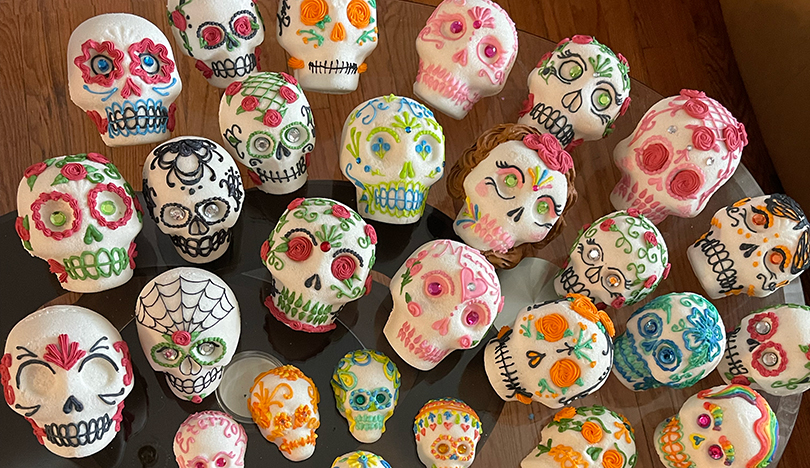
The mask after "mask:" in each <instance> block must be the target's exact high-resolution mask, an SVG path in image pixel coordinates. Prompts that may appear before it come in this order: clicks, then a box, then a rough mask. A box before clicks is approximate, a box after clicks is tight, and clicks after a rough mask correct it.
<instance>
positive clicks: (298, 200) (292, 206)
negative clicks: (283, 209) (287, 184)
mask: <svg viewBox="0 0 810 468" xmlns="http://www.w3.org/2000/svg"><path fill="white" fill-rule="evenodd" d="M302 203H304V199H303V198H296V199H295V200H293V201H291V202H290V204H289V205H287V209H288V210H294V209H296V208H298V207H299V206H301V204H302Z"/></svg>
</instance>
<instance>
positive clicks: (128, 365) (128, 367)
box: [113, 341, 133, 385]
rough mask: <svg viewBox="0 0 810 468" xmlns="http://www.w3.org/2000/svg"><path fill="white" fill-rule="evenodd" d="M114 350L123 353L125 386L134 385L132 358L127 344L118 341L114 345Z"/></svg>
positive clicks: (122, 362) (122, 363)
mask: <svg viewBox="0 0 810 468" xmlns="http://www.w3.org/2000/svg"><path fill="white" fill-rule="evenodd" d="M113 349H115V350H116V351H118V352H120V353H121V365H122V366H123V367H124V370H125V371H126V373H125V374H124V385H130V384H132V376H133V373H132V358H131V357H130V355H129V346H127V342H126V341H116V342H115V343H113Z"/></svg>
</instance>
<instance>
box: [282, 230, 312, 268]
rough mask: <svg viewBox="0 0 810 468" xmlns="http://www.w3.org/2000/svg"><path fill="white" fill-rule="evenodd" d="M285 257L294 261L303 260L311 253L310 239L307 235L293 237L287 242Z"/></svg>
mask: <svg viewBox="0 0 810 468" xmlns="http://www.w3.org/2000/svg"><path fill="white" fill-rule="evenodd" d="M286 253H287V257H289V258H290V260H292V261H294V262H303V261H304V260H306V259H308V258H309V256H310V255H312V241H311V240H309V238H308V237H304V236H299V237H293V238H292V239H290V240H289V242H287V252H286Z"/></svg>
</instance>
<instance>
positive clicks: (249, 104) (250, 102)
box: [242, 96, 259, 112]
mask: <svg viewBox="0 0 810 468" xmlns="http://www.w3.org/2000/svg"><path fill="white" fill-rule="evenodd" d="M257 107H259V100H258V99H256V96H245V98H244V99H242V109H244V110H246V111H248V112H249V111H252V110H256V108H257Z"/></svg>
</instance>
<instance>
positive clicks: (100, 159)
mask: <svg viewBox="0 0 810 468" xmlns="http://www.w3.org/2000/svg"><path fill="white" fill-rule="evenodd" d="M87 159H89V160H91V161H93V162H96V163H99V164H110V160H109V159H107V158H105V157H104V156H103V155H101V154H98V153H87Z"/></svg>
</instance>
